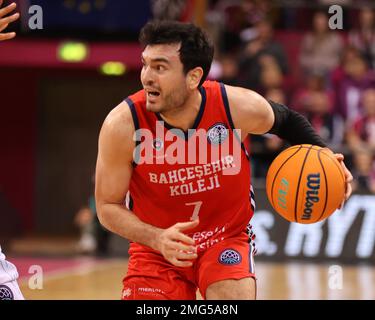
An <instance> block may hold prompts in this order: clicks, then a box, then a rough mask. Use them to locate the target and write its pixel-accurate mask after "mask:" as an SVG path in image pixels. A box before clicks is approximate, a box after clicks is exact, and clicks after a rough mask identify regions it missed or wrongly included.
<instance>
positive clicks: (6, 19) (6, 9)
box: [0, 0, 20, 41]
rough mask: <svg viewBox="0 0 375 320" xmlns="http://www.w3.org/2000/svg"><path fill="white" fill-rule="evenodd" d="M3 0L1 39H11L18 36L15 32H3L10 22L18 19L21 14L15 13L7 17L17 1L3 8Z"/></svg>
mask: <svg viewBox="0 0 375 320" xmlns="http://www.w3.org/2000/svg"><path fill="white" fill-rule="evenodd" d="M2 4H3V0H0V41H2V40H9V39H12V38H14V37H15V36H16V33H15V32H8V33H3V32H2V31H3V30H4V29H5V28H6V27H7V26H8V25H9V23H11V22H14V21H16V20H17V19H18V18H19V17H20V14H19V13H18V12H17V13H14V14H12V15H11V16H8V17H6V15H7V14H9V13H11V12H12V11H13V10H14V9H15V8H16V7H17V5H16V3H14V2H13V3H11V4H10V5H9V6H6V7H4V8H1V5H2Z"/></svg>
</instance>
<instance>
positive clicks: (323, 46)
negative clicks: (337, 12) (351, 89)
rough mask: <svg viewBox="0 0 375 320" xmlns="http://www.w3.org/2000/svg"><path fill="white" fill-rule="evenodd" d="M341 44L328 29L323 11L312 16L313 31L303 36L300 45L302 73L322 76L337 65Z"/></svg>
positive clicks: (338, 38) (336, 36)
mask: <svg viewBox="0 0 375 320" xmlns="http://www.w3.org/2000/svg"><path fill="white" fill-rule="evenodd" d="M342 48H343V42H342V39H341V37H340V36H338V35H337V34H336V33H335V32H334V31H331V30H329V29H328V17H327V14H326V13H325V12H323V11H319V12H317V13H315V15H314V16H313V30H312V32H311V33H308V34H306V35H305V36H304V38H303V40H302V44H301V53H300V64H301V67H302V71H303V72H305V73H307V74H309V73H311V72H312V71H315V72H316V71H318V72H321V73H322V74H324V75H328V73H329V72H330V71H331V70H333V69H334V68H335V67H337V65H338V64H339V57H340V53H341V51H342Z"/></svg>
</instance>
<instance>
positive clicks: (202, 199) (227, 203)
mask: <svg viewBox="0 0 375 320" xmlns="http://www.w3.org/2000/svg"><path fill="white" fill-rule="evenodd" d="M204 89H205V92H206V104H205V107H204V111H203V115H202V118H201V121H200V122H199V125H198V126H197V132H199V130H200V129H205V130H206V132H207V131H208V130H209V129H210V128H212V127H213V126H216V125H217V124H222V125H225V126H226V128H228V130H227V133H228V136H227V138H226V139H225V140H224V142H223V143H222V144H220V146H225V144H227V147H228V150H229V152H223V153H222V154H221V155H220V157H219V158H218V159H220V160H217V158H216V160H217V162H216V164H220V165H221V168H224V169H221V170H220V169H219V170H216V168H217V167H216V168H215V167H214V166H213V165H212V163H213V161H212V160H213V154H211V144H210V143H207V148H206V150H204V151H206V152H207V159H208V160H207V161H206V162H205V163H206V164H168V163H165V164H154V163H153V164H138V165H137V166H136V167H135V169H134V170H133V174H132V179H131V182H130V186H129V191H130V195H131V198H132V200H133V204H134V206H133V208H132V211H133V212H134V213H135V214H136V215H137V216H138V217H139V218H140V219H141V220H142V221H144V222H145V223H148V224H151V225H154V226H157V227H160V228H168V227H170V226H172V225H174V224H175V223H177V222H187V221H190V219H191V218H192V215H193V212H194V209H195V208H196V205H197V204H198V203H200V204H201V205H200V208H199V209H200V210H199V215H198V216H199V220H200V223H199V225H198V226H197V227H196V228H195V229H193V230H189V231H188V234H189V235H190V236H192V237H194V238H195V240H196V244H197V245H198V250H199V251H204V250H205V249H207V248H208V247H210V246H212V245H213V244H215V243H217V242H218V241H222V240H223V239H225V238H227V237H229V236H232V235H238V234H239V233H241V232H242V231H243V230H245V229H246V226H247V224H248V223H249V221H250V219H251V217H252V216H253V210H252V208H251V205H250V200H249V193H250V165H249V161H248V159H247V157H246V154H245V152H244V151H243V150H241V149H240V143H239V141H238V140H237V138H236V137H235V136H234V135H233V131H232V130H231V129H230V128H231V126H230V123H229V120H228V118H227V115H226V111H225V108H224V103H223V98H222V95H221V89H220V84H219V83H217V82H211V81H206V82H205V83H204ZM130 98H131V100H132V101H133V102H134V105H135V108H136V112H137V115H138V119H139V125H140V128H147V129H149V130H150V131H151V132H152V135H153V137H154V138H155V137H156V121H157V117H156V115H155V113H153V112H149V111H147V110H146V107H145V94H144V91H143V90H142V91H139V92H138V93H136V94H134V95H132V96H130ZM161 130H162V131H163V130H164V133H165V134H167V133H168V129H166V128H161ZM169 134H171V132H169ZM194 135H195V134H194ZM172 136H173V137H174V139H176V140H178V141H180V142H181V143H182V144H183V145H184V147H185V160H188V158H187V157H188V154H190V155H191V154H192V152H194V150H195V152H196V156H197V157H196V159H199V156H198V148H199V143H197V146H196V148H194V149H191V150H190V151H189V150H188V143H187V141H186V140H184V139H183V138H181V137H178V136H177V135H174V134H172ZM191 139H194V136H191V137H190V138H189V139H188V141H189V140H191ZM204 140H206V141H207V136H206V133H204ZM171 143H172V142H171V141H167V140H165V141H164V147H163V148H162V150H161V151H160V152H156V151H155V150H153V151H154V152H155V154H154V156H158V157H161V158H163V157H164V155H165V154H166V150H167V149H168V148H169V147H170V145H171ZM235 144H237V145H236V148H237V149H236V150H239V152H234V150H235V146H234V145H235ZM215 147H218V145H215V146H214V148H215ZM223 149H225V148H222V149H221V150H222V151H223ZM192 150H193V151H192ZM230 155H233V159H234V160H233V163H234V165H235V168H232V169H228V167H229V166H228V164H227V163H226V165H225V166H226V168H225V166H224V167H223V165H222V162H220V161H221V160H223V159H227V158H226V157H227V156H230ZM236 155H237V156H236ZM153 160H154V161H155V158H154V159H153ZM164 160H165V158H164ZM216 160H215V161H216ZM210 163H211V164H210ZM237 169H240V170H239V172H238V173H237V174H228V173H229V171H230V170H237ZM176 173H179V174H180V175H179V176H178V177H177V178H176V179H175V180H173V179H170V178H169V177H170V176H171V175H172V174H176ZM223 173H224V174H223ZM232 173H234V172H232ZM155 177H157V178H155ZM162 177H164V178H165V177H166V179H162ZM179 178H181V179H179ZM173 190H174V191H173ZM176 190H178V191H177V192H176Z"/></svg>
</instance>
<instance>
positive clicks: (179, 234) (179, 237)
mask: <svg viewBox="0 0 375 320" xmlns="http://www.w3.org/2000/svg"><path fill="white" fill-rule="evenodd" d="M172 239H173V240H178V241H181V242H183V243H185V244H189V245H192V246H194V245H195V241H194V240H193V239H192V238H190V237H189V236H187V235H186V234H183V233H182V232H179V231H177V232H175V233H173V234H172Z"/></svg>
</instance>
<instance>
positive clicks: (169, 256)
mask: <svg viewBox="0 0 375 320" xmlns="http://www.w3.org/2000/svg"><path fill="white" fill-rule="evenodd" d="M198 224H199V220H198V219H197V220H194V221H189V222H179V223H176V224H174V225H173V226H171V227H169V228H168V229H164V230H163V231H162V232H161V233H160V234H159V237H158V239H157V240H158V249H159V251H160V252H161V254H162V255H163V256H164V258H165V259H166V260H167V261H169V262H170V263H172V264H173V265H174V266H176V267H191V266H192V265H193V262H192V261H191V260H195V259H196V258H197V257H198V255H197V248H196V246H195V241H194V240H193V239H192V238H190V237H188V236H187V235H186V234H184V233H183V231H185V230H189V229H193V228H195V227H196V226H197V225H198Z"/></svg>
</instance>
